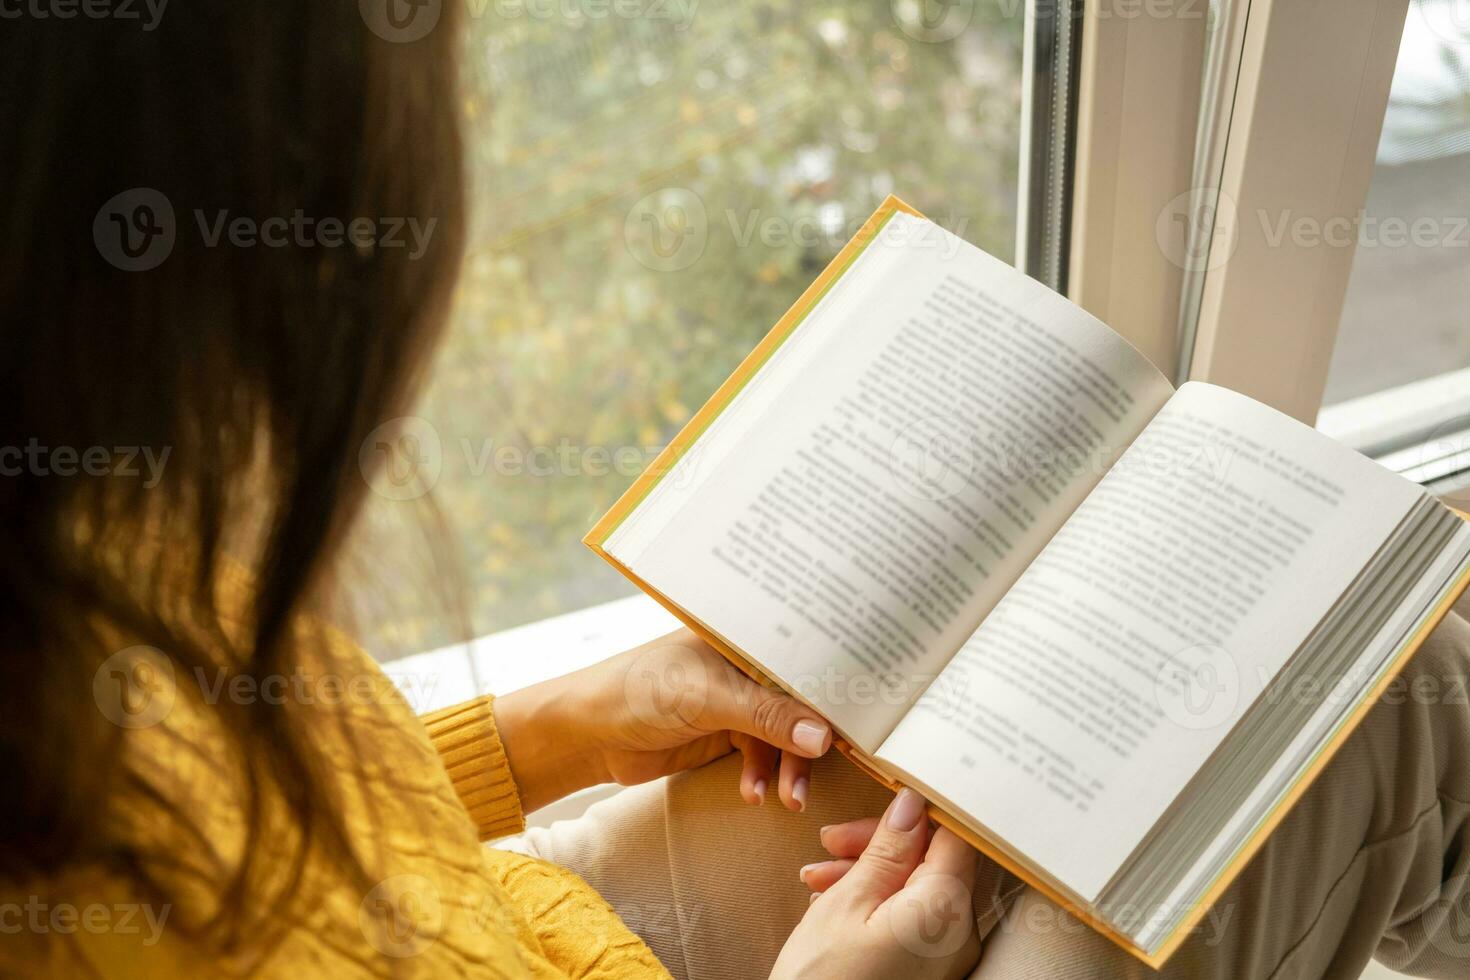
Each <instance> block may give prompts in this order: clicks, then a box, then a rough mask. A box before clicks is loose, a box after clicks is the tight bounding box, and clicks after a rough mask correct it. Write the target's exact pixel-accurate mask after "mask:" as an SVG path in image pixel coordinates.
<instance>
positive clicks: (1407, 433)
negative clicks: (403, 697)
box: [1319, 0, 1470, 506]
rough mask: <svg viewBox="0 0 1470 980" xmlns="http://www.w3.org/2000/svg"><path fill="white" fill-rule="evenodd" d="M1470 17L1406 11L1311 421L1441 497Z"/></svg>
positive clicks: (1464, 304) (1464, 386) (1463, 442)
mask: <svg viewBox="0 0 1470 980" xmlns="http://www.w3.org/2000/svg"><path fill="white" fill-rule="evenodd" d="M1467 14H1470V8H1467V7H1466V6H1465V4H1464V3H1463V2H1459V0H1415V2H1414V3H1413V4H1412V5H1411V6H1410V8H1409V13H1408V18H1407V20H1406V22H1405V24H1404V33H1403V41H1402V43H1401V45H1400V48H1399V55H1398V62H1397V65H1396V67H1395V70H1394V76H1393V87H1392V89H1391V90H1390V93H1389V102H1388V110H1387V112H1386V113H1385V115H1384V120H1383V134H1382V136H1381V138H1380V141H1379V144H1378V153H1377V158H1376V161H1375V164H1374V168H1373V177H1372V183H1371V184H1370V186H1369V190H1368V199H1367V203H1366V205H1365V206H1364V209H1363V213H1362V221H1361V223H1360V224H1359V226H1358V228H1357V229H1356V235H1355V236H1354V237H1355V240H1356V252H1355V254H1354V256H1353V265H1352V274H1351V277H1350V278H1349V280H1348V287H1347V296H1346V300H1345V303H1344V307H1343V313H1342V319H1341V322H1340V324H1339V326H1338V335H1337V342H1336V345H1335V347H1334V349H1333V352H1332V362H1331V368H1330V371H1329V373H1328V376H1327V390H1326V392H1325V394H1324V397H1323V402H1324V405H1325V406H1326V407H1325V408H1324V410H1323V413H1322V416H1321V418H1320V420H1319V425H1321V426H1322V427H1323V428H1324V429H1326V430H1327V431H1329V432H1332V433H1333V434H1334V435H1338V436H1339V437H1341V438H1344V439H1346V440H1348V441H1350V442H1352V443H1353V444H1355V445H1357V446H1358V447H1359V448H1361V449H1363V450H1364V451H1365V452H1369V453H1370V454H1373V455H1375V456H1377V457H1379V458H1380V460H1381V461H1382V462H1384V463H1385V464H1386V465H1389V466H1391V467H1393V468H1395V469H1397V470H1399V471H1400V472H1403V473H1404V474H1405V475H1407V476H1410V477H1411V478H1413V479H1416V480H1419V481H1420V482H1423V483H1425V484H1426V485H1429V486H1431V487H1432V488H1434V489H1436V490H1437V491H1439V492H1441V493H1452V492H1453V491H1456V490H1458V489H1460V488H1463V487H1464V486H1465V485H1466V484H1467V482H1470V479H1467V474H1470V397H1467V394H1470V16H1467ZM1453 501H1454V498H1452V502H1453ZM1459 502H1460V503H1461V505H1462V506H1463V505H1464V502H1463V500H1461V501H1459Z"/></svg>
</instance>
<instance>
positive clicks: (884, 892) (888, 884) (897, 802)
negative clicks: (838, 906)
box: [839, 787, 929, 911]
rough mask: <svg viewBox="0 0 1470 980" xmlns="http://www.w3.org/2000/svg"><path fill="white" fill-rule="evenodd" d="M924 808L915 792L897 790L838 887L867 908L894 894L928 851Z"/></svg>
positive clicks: (875, 906)
mask: <svg viewBox="0 0 1470 980" xmlns="http://www.w3.org/2000/svg"><path fill="white" fill-rule="evenodd" d="M925 807H926V804H925V802H924V798H923V797H922V796H920V795H919V794H918V793H916V792H914V791H913V790H911V789H909V788H907V787H905V788H904V789H902V790H900V791H899V793H898V795H897V796H895V797H894V798H893V802H892V803H890V804H888V809H887V810H886V811H885V812H884V814H883V819H882V820H881V821H879V823H878V829H877V830H875V831H874V832H873V836H872V839H871V840H869V841H868V846H867V847H866V848H864V849H863V853H862V854H861V855H860V856H859V857H858V858H857V863H856V864H854V866H853V867H852V869H851V870H850V871H849V872H848V873H847V874H845V875H843V876H842V881H841V882H840V886H841V887H840V889H839V890H840V891H842V892H843V893H844V894H845V895H847V896H848V897H849V898H850V899H852V900H853V901H855V902H857V903H858V904H859V905H860V906H862V907H865V908H867V909H868V910H870V911H871V910H872V909H875V908H877V907H878V906H879V905H882V904H883V903H884V902H886V901H888V899H889V898H891V897H892V896H893V895H895V894H897V893H898V891H899V889H901V888H903V886H904V884H905V883H906V882H907V881H908V879H909V875H911V874H913V873H914V870H915V869H916V868H918V866H919V865H920V864H921V863H922V862H923V860H924V856H925V852H926V851H927V850H928V843H929V820H928V817H927V814H926V813H925Z"/></svg>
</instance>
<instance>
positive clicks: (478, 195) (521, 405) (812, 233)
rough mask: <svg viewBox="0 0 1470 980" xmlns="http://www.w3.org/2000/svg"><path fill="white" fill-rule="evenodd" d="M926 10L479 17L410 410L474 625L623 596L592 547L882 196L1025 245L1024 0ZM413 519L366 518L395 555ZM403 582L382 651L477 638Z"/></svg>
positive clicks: (555, 7)
mask: <svg viewBox="0 0 1470 980" xmlns="http://www.w3.org/2000/svg"><path fill="white" fill-rule="evenodd" d="M921 4H928V5H930V6H932V7H934V8H936V9H939V10H945V9H947V8H942V7H940V5H939V4H937V3H935V2H934V0H892V2H890V0H840V2H839V0H830V2H829V0H800V2H797V0H790V2H785V3H752V2H745V0H722V2H720V3H718V4H716V3H712V2H705V3H698V2H696V0H682V2H681V0H670V2H668V3H663V4H661V3H658V2H656V0H646V2H645V3H644V4H643V14H642V15H641V16H636V17H631V16H626V15H625V16H619V15H618V13H617V11H618V10H620V9H621V10H625V11H626V10H627V9H628V8H627V7H625V6H620V5H619V4H616V3H614V4H610V5H609V4H603V5H601V6H598V5H597V4H596V3H593V2H590V0H557V2H556V3H555V4H546V5H542V6H539V7H532V8H531V9H526V8H521V7H519V6H517V5H511V4H501V5H500V7H499V9H497V4H496V3H493V2H491V3H483V4H471V5H470V9H471V11H472V15H471V17H470V19H469V38H468V56H467V59H466V75H467V82H468V85H469V90H468V92H467V95H466V106H465V111H466V115H467V117H468V128H467V135H468V140H467V142H468V147H469V152H470V169H471V197H472V200H473V202H474V205H473V214H472V215H471V227H472V233H471V242H470V251H469V255H468V258H467V261H466V265H465V269H464V274H463V277H462V279H461V282H460V286H459V294H458V299H457V304H456V309H455V312H454V314H453V322H452V324H451V326H450V328H449V332H448V334H447V337H446V340H445V343H444V345H443V347H442V349H441V352H440V354H439V356H438V358H437V363H436V365H435V367H434V370H433V373H432V375H431V378H430V388H429V391H428V392H427V394H426V396H425V397H424V399H423V401H422V403H421V405H420V406H419V407H418V409H417V410H416V414H417V415H419V416H421V417H423V418H425V419H428V420H429V421H430V422H431V423H432V424H433V426H434V427H435V429H436V430H437V431H438V433H439V435H440V438H441V445H442V457H443V466H442V472H441V475H440V477H439V479H438V481H437V483H436V485H435V488H434V492H433V498H434V505H435V506H436V507H437V509H438V510H439V511H440V513H441V514H442V516H443V518H444V521H443V527H444V529H445V531H444V532H441V533H446V534H447V536H448V537H450V538H451V539H452V542H451V547H452V548H453V549H455V550H457V551H458V553H459V554H460V555H461V556H462V562H463V570H464V574H465V579H466V580H465V582H464V583H463V585H464V587H465V588H466V590H467V595H466V597H465V602H466V605H467V606H468V610H469V613H470V619H471V622H470V623H469V624H468V625H469V626H470V628H472V629H473V630H474V631H476V632H490V631H494V630H499V629H504V628H507V627H509V626H513V625H516V624H519V623H523V622H527V621H530V620H534V619H538V618H542V617H545V616H549V615H553V614H556V613H559V612H565V611H568V610H571V609H576V608H579V607H582V606H585V605H589V604H591V603H595V602H599V601H605V600H607V599H612V598H616V597H617V596H620V595H625V594H628V593H629V592H630V591H631V588H630V587H629V586H628V585H627V584H626V583H625V582H623V581H622V580H621V578H620V577H619V576H617V575H616V574H614V573H613V572H611V571H610V570H609V569H607V568H605V567H604V566H603V565H602V563H601V561H600V560H598V559H597V558H596V557H595V556H593V555H592V554H591V552H589V551H587V550H586V548H585V547H583V546H582V545H581V543H580V539H581V537H582V535H583V534H584V533H585V532H586V531H587V529H588V528H589V527H590V526H591V525H592V524H593V522H594V521H595V520H596V519H597V518H598V517H599V516H600V515H601V514H602V513H603V512H604V511H605V510H606V509H607V507H608V506H609V505H610V504H611V503H612V502H613V501H614V500H615V499H616V497H617V496H618V494H620V493H621V492H622V491H623V490H624V489H625V488H626V487H627V486H628V485H629V484H630V483H631V482H632V480H633V478H634V476H636V474H637V472H639V471H641V469H642V467H643V465H644V464H645V463H646V462H647V461H649V460H650V459H651V458H652V455H653V454H654V453H655V452H656V451H657V449H658V448H659V447H661V446H662V445H663V444H664V443H665V442H666V441H667V440H668V439H669V438H670V437H671V436H672V435H673V433H675V432H676V431H678V428H679V427H680V426H681V425H682V424H683V423H684V421H685V420H686V419H687V418H688V417H689V415H690V414H691V412H692V411H694V410H695V409H697V408H698V407H699V405H700V404H701V403H702V402H703V401H704V400H705V399H706V398H707V397H708V396H709V395H710V394H711V393H712V392H713V391H714V389H715V388H716V387H717V386H718V385H719V383H720V382H721V381H723V380H724V378H725V377H726V375H727V374H728V373H729V372H730V371H731V370H732V369H733V368H734V367H735V365H736V364H738V363H739V361H740V359H741V358H742V357H744V355H745V354H746V353H748V352H749V350H750V348H751V347H752V346H753V345H754V344H755V343H756V342H757V341H758V340H759V339H760V337H761V336H762V335H763V333H764V332H765V331H766V330H767V329H768V328H769V327H770V325H771V324H772V323H774V322H775V321H776V320H777V319H778V318H779V317H780V315H781V314H782V313H783V312H784V311H785V309H786V308H787V307H788V306H789V305H790V304H791V302H792V301H793V300H794V299H795V298H796V297H797V296H798V295H799V294H800V293H801V291H802V290H803V289H804V288H805V287H806V286H807V285H808V284H809V283H810V282H811V280H812V279H813V278H814V277H815V276H816V275H817V274H818V273H819V272H820V271H821V269H822V268H823V267H824V266H825V265H826V264H827V262H828V261H829V260H830V259H831V258H832V257H833V256H834V255H835V254H836V252H837V251H838V249H840V248H841V246H842V244H843V243H844V241H845V240H846V239H847V238H848V237H849V236H850V235H851V233H852V232H853V231H854V230H856V228H857V226H858V225H859V224H860V223H861V222H862V220H863V219H864V218H865V217H866V216H867V215H868V214H869V213H870V212H871V211H872V210H873V209H874V208H875V207H876V206H877V204H878V203H879V202H880V201H881V200H882V199H883V197H884V196H885V195H887V194H888V193H890V192H891V193H895V194H898V195H899V196H901V197H903V198H905V199H906V200H908V201H909V202H910V203H912V204H913V205H915V206H916V207H918V208H919V209H920V210H921V211H923V212H925V213H926V214H928V215H929V216H930V217H931V218H933V219H934V220H936V221H938V222H939V223H940V224H942V225H944V226H945V227H947V228H949V229H950V230H952V231H955V232H957V233H958V234H960V235H962V236H963V237H965V238H967V239H968V240H970V241H972V242H975V243H976V244H978V245H980V246H982V247H984V248H986V249H988V250H989V251H991V252H993V253H995V254H996V255H999V256H1001V257H1003V258H1009V257H1010V256H1011V254H1012V246H1013V238H1014V222H1015V197H1016V166H1017V146H1018V116H1019V108H1020V65H1021V20H1020V14H1019V11H1020V4H1019V3H1016V4H1012V5H1007V4H1006V3H1005V2H1003V0H997V2H995V3H990V2H987V3H979V2H973V3H966V2H964V0H953V2H952V4H951V6H952V7H953V8H954V9H952V10H948V13H949V14H950V15H951V16H956V15H959V16H963V17H964V18H965V20H964V21H963V22H962V26H963V30H962V31H959V32H958V34H957V36H953V37H947V38H945V37H936V36H934V35H935V34H936V33H937V32H934V31H931V30H929V29H928V28H927V27H926V23H932V22H925V21H923V20H922V19H921V18H923V17H924V16H925V15H926V14H929V13H932V12H931V11H928V10H926V9H925V8H924V7H922V6H921ZM1012 7H1013V8H1014V9H1012ZM691 10H692V14H691V13H690V11H691ZM533 11H535V12H536V14H537V15H533ZM578 11H581V13H580V14H579V13H578ZM598 11H606V12H607V13H606V14H605V15H602V16H599V15H597V14H596V12H598ZM953 23H954V22H951V26H952V25H953ZM951 32H952V31H948V30H947V31H945V32H944V33H946V34H947V33H951ZM670 196H672V200H673V201H674V204H672V205H669V207H674V208H676V209H679V213H677V214H675V213H674V212H673V211H668V212H667V214H665V213H664V211H660V207H662V205H661V202H662V201H664V200H665V199H666V198H669V197H670ZM640 202H642V203H640ZM639 208H643V209H644V210H645V211H648V210H651V211H652V213H653V215H654V216H660V215H662V216H663V217H664V218H666V219H667V220H668V221H669V222H670V227H669V228H665V229H664V230H665V231H666V232H668V233H669V234H673V232H675V231H679V230H681V229H682V230H683V231H685V232H692V233H696V234H698V235H699V236H700V237H701V240H702V241H703V251H702V253H698V258H697V260H696V261H692V262H689V259H688V257H687V256H683V257H681V262H679V263H676V264H681V265H684V264H685V262H689V264H687V265H685V267H682V268H669V267H668V263H663V262H661V261H660V259H659V256H658V254H657V253H651V252H649V251H648V248H649V244H650V243H649V241H640V240H639V233H640V225H639V221H638V219H639V218H640V217H641V216H640V215H639V214H638V213H636V212H637V211H638V209H639ZM665 210H667V209H665ZM674 218H681V219H684V224H683V225H682V226H681V227H680V228H673V227H672V225H673V224H674V223H675V222H674V221H673V219H674ZM671 240H672V239H671ZM411 513H412V514H413V515H414V516H410V514H411ZM417 515H418V511H417V509H416V508H414V507H412V506H410V505H407V504H403V503H394V502H389V501H382V500H377V501H375V502H374V505H373V507H371V508H370V523H371V525H372V526H373V528H374V530H375V531H376V532H377V533H378V534H379V535H380V537H379V541H380V542H381V543H380V544H379V545H378V547H377V553H378V554H379V555H382V556H385V557H386V562H387V563H391V562H394V561H399V560H405V561H406V560H407V558H406V557H405V556H406V555H408V554H410V553H411V549H410V548H409V547H408V546H407V545H404V546H402V547H399V546H397V545H395V543H394V542H395V539H396V536H398V535H405V534H408V533H409V525H411V524H412V523H414V522H415V521H417V520H419V517H418V516H417ZM388 574H389V575H392V576H394V577H395V578H396V577H397V575H398V573H397V572H396V571H390V572H389V573H388ZM382 580H383V579H382V577H380V581H382ZM394 591H395V592H396V593H397V594H395V595H394V596H392V600H393V601H391V602H390V603H389V604H388V606H387V607H384V608H376V607H373V608H369V609H367V610H365V613H364V615H363V616H362V619H363V620H364V621H363V622H360V623H359V626H360V628H362V629H364V631H365V632H366V634H367V636H366V639H367V641H368V642H369V644H370V646H371V647H372V648H373V649H375V651H376V652H377V654H378V655H379V656H380V657H382V658H385V659H386V658H391V657H394V656H398V655H402V654H405V653H411V652H415V651H417V650H422V649H427V648H430V647H433V646H437V645H441V644H444V643H448V642H453V641H454V640H456V639H459V638H461V637H458V636H456V635H454V629H453V628H452V627H451V625H450V624H449V623H447V622H445V620H444V616H443V612H442V608H441V606H440V605H439V604H438V603H435V602H430V601H422V602H420V601H418V600H417V599H416V598H415V597H414V595H413V590H412V589H395V590H394Z"/></svg>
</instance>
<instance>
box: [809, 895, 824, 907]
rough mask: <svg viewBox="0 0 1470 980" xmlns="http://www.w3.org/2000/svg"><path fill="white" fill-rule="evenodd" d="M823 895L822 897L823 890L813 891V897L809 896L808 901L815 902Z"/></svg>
mask: <svg viewBox="0 0 1470 980" xmlns="http://www.w3.org/2000/svg"><path fill="white" fill-rule="evenodd" d="M821 897H822V893H821V892H812V897H811V898H809V899H807V900H806V903H807V904H808V905H811V904H812V903H813V902H815V901H816V900H817V899H819V898H821Z"/></svg>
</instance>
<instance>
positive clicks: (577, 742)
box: [495, 630, 832, 812]
mask: <svg viewBox="0 0 1470 980" xmlns="http://www.w3.org/2000/svg"><path fill="white" fill-rule="evenodd" d="M495 722H496V727H497V728H498V729H499V731H500V737H501V741H502V742H503V743H504V745H505V752H506V756H507V758H508V759H509V760H510V767H511V772H512V774H513V775H514V776H515V780H516V786H517V788H518V789H519V790H520V793H521V805H522V807H523V808H524V809H525V810H526V811H527V812H530V811H531V810H535V809H537V808H539V807H542V806H545V805H546V804H548V803H551V802H553V801H555V800H558V799H560V798H561V797H563V796H566V795H567V794H568V793H572V792H575V791H576V790H578V789H582V788H584V787H587V786H592V785H596V784H597V783H603V782H618V783H623V784H625V785H631V784H633V783H642V782H646V781H648V780H650V779H656V778H658V777H659V776H665V775H668V774H669V773H673V772H678V771H680V770H682V769H690V768H693V767H695V766H701V765H703V764H705V763H706V762H709V761H711V760H713V759H717V758H719V757H720V756H722V755H725V754H726V753H728V752H730V751H731V750H732V749H739V750H740V752H741V753H742V754H743V755H744V756H745V766H744V770H743V771H742V773H741V776H740V794H741V796H743V797H744V798H745V800H746V801H747V802H749V803H755V804H759V803H761V802H763V801H764V800H765V797H766V793H767V792H768V790H769V788H770V787H771V785H772V780H773V778H775V774H776V772H777V770H778V767H779V771H780V777H779V784H778V787H779V788H778V792H779V795H780V798H781V802H783V803H785V804H786V805H787V806H788V807H790V808H791V809H793V810H801V809H803V808H805V806H806V800H807V793H808V790H809V786H810V773H811V762H810V760H811V759H814V758H816V757H817V756H820V755H821V754H823V753H824V752H826V751H827V749H828V747H830V746H831V744H832V732H831V729H830V727H829V726H828V725H827V723H826V722H824V721H823V720H822V719H821V718H820V717H819V716H818V715H817V714H816V713H815V712H813V711H811V710H810V709H809V708H807V707H805V706H804V705H802V704H801V702H799V701H796V700H794V699H792V698H790V697H788V696H786V695H785V694H782V693H781V692H779V691H772V690H769V689H767V688H764V687H761V686H760V685H759V684H757V683H755V682H754V681H752V680H750V679H749V678H748V677H746V676H745V675H744V674H742V673H741V672H740V671H738V670H736V669H735V668H734V667H733V666H731V665H730V663H729V662H728V661H726V660H725V659H724V658H723V657H721V656H720V655H719V654H717V653H715V652H714V651H713V650H711V649H710V648H709V646H707V645H706V644H705V643H704V642H703V641H702V640H700V639H699V638H698V637H696V636H695V635H694V634H693V633H691V632H689V631H688V630H679V631H678V632H676V633H671V634H669V635H668V636H665V637H662V638H660V639H657V640H654V641H653V642H651V643H647V644H645V645H643V646H641V647H637V648H635V649H633V650H629V651H628V652H626V653H622V654H619V655H618V656H616V657H613V658H611V659H609V660H605V661H603V662H602V663H600V664H595V665H593V666H591V667H588V668H586V669H585V670H579V671H577V672H576V673H573V674H568V675H566V676H565V677H558V678H555V679H554V680H550V681H546V682H544V683H542V684H537V685H536V686H534V687H530V688H526V689H525V690H522V691H517V692H515V693H513V694H507V695H505V696H504V697H500V698H496V700H495Z"/></svg>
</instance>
